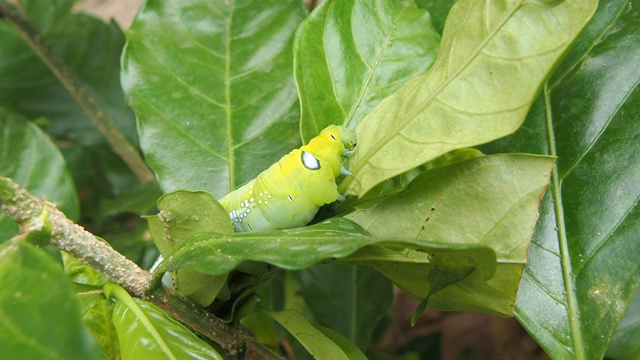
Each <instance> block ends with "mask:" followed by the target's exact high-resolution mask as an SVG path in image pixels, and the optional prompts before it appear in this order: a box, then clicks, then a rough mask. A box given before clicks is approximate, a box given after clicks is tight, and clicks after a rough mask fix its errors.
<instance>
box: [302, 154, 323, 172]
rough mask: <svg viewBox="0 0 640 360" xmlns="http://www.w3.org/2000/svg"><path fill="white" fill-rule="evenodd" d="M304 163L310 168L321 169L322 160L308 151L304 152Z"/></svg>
mask: <svg viewBox="0 0 640 360" xmlns="http://www.w3.org/2000/svg"><path fill="white" fill-rule="evenodd" d="M302 164H303V165H304V167H306V168H307V169H309V170H318V169H320V161H318V159H316V157H315V156H313V154H311V153H308V152H306V151H303V152H302Z"/></svg>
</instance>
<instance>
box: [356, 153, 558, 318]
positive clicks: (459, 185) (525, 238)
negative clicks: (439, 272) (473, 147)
mask: <svg viewBox="0 0 640 360" xmlns="http://www.w3.org/2000/svg"><path fill="white" fill-rule="evenodd" d="M553 162H554V160H553V159H552V158H549V157H539V156H530V155H517V154H511V155H509V154H504V155H493V156H483V157H477V158H474V159H471V160H467V161H463V162H459V163H455V164H453V165H449V166H445V167H440V168H436V169H433V170H431V171H427V172H425V173H424V174H422V175H420V176H418V177H417V178H416V179H414V180H413V181H412V182H411V184H409V186H408V187H407V188H406V189H405V191H404V192H402V193H400V194H399V195H397V196H395V197H392V198H389V199H387V200H385V201H383V202H382V203H381V204H379V205H378V206H375V207H373V208H371V209H367V210H359V211H356V212H354V213H351V214H349V215H347V218H349V219H351V220H353V221H355V222H356V223H358V224H360V225H361V226H362V227H363V228H364V229H366V230H367V231H369V232H370V233H371V234H372V235H374V236H376V237H381V238H384V237H388V236H401V237H405V238H413V239H417V240H424V241H431V242H438V243H441V244H443V247H446V246H447V245H449V246H451V245H452V244H476V245H484V246H487V247H489V248H491V249H493V250H495V252H496V256H497V268H496V273H495V275H494V274H493V273H491V274H482V273H481V272H474V273H472V274H471V276H469V277H467V278H466V279H464V280H463V281H462V282H461V283H460V284H457V285H453V286H449V287H447V288H445V289H443V290H441V291H439V292H437V293H435V294H433V295H432V296H431V298H430V300H429V302H430V305H431V306H434V307H437V308H443V309H449V310H464V311H471V310H473V311H483V312H488V313H493V314H499V315H503V316H509V315H511V314H512V311H513V305H514V302H515V299H516V292H517V289H518V284H519V282H520V277H521V276H522V269H523V267H524V264H525V262H526V254H527V249H528V248H529V242H530V241H531V237H532V235H533V228H534V224H535V222H536V219H537V218H538V203H539V201H540V199H541V197H542V195H543V194H544V191H545V189H546V187H547V184H548V183H549V174H550V171H551V167H552V165H553ZM449 256H451V257H454V258H455V256H456V254H455V253H451V254H449ZM379 260H382V261H379ZM434 260H436V259H433V260H432V259H430V257H429V256H427V255H426V254H424V253H422V252H418V251H411V250H409V249H404V250H403V249H397V248H396V249H392V248H382V247H370V248H367V249H362V250H361V251H359V252H358V253H356V254H354V255H353V256H351V257H350V258H349V259H346V261H353V262H357V263H361V262H362V261H365V262H366V263H367V264H368V265H369V266H372V267H373V268H374V269H376V270H378V271H380V272H382V273H383V274H385V275H386V276H387V277H389V278H390V279H391V280H392V281H394V283H396V284H397V285H398V286H399V287H400V288H402V289H403V290H405V291H407V292H409V293H410V294H412V295H414V296H416V297H417V298H419V299H423V298H425V296H426V295H427V294H428V293H429V283H428V281H427V279H429V276H430V272H431V271H433V270H434V268H432V266H431V265H430V264H431V263H433V265H435V269H437V268H438V267H439V266H444V265H443V264H447V263H448V264H450V265H469V263H466V262H465V261H462V259H457V260H451V261H449V260H448V258H447V257H444V258H443V261H441V262H439V263H436V262H434ZM444 260H446V261H444ZM395 262H397V263H395ZM416 264H421V265H422V266H416ZM455 267H456V266H453V268H454V269H452V270H453V271H457V270H456V269H455ZM474 267H476V268H478V266H477V265H474ZM492 275H493V277H491V276H492Z"/></svg>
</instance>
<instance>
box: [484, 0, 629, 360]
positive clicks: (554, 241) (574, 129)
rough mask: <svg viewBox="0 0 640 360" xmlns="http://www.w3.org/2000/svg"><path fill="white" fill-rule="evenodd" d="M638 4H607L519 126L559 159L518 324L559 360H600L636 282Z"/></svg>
mask: <svg viewBox="0 0 640 360" xmlns="http://www.w3.org/2000/svg"><path fill="white" fill-rule="evenodd" d="M638 44H640V2H638V1H637V0H633V1H628V0H617V1H603V2H602V3H601V6H600V7H599V8H598V11H597V13H596V15H595V17H594V19H593V21H592V23H591V24H590V26H589V27H587V28H586V29H585V31H584V33H583V35H582V36H581V37H580V38H579V39H578V40H577V41H576V43H575V46H574V47H573V48H572V50H571V51H570V52H569V53H568V54H567V58H566V60H565V61H564V62H563V63H562V64H561V65H560V66H559V68H558V70H557V71H556V72H555V73H554V74H553V76H552V78H551V80H550V81H549V83H548V85H547V86H546V87H545V88H544V91H543V93H542V95H541V96H540V98H539V99H538V101H537V102H536V104H535V106H534V107H533V109H532V111H531V112H530V114H529V117H528V119H527V121H526V123H525V125H524V126H523V128H522V130H520V131H518V132H517V133H516V134H514V135H513V136H511V137H509V138H506V139H504V140H502V141H500V142H498V143H496V144H492V146H490V147H489V146H487V147H486V150H487V151H496V152H501V151H505V150H507V149H509V151H514V150H515V151H528V152H538V153H543V154H551V155H555V156H557V157H558V164H557V169H555V171H554V176H553V183H552V188H551V189H550V191H549V193H548V195H547V196H546V197H545V198H544V200H543V203H542V205H541V219H540V221H539V223H538V227H537V229H536V233H535V238H534V240H533V246H532V247H531V250H530V252H529V262H528V265H527V267H526V268H525V273H524V277H523V281H522V284H521V287H520V295H519V296H518V301H517V303H516V311H515V314H516V316H517V318H518V320H519V321H520V322H521V323H522V324H523V325H524V326H525V328H527V330H528V331H529V332H530V333H531V334H532V335H533V336H534V337H535V338H536V339H537V340H538V342H539V343H540V344H541V345H542V346H543V347H544V349H545V350H546V351H547V353H549V355H551V357H553V358H555V359H575V358H583V359H601V358H602V356H603V354H604V351H605V349H606V348H607V344H608V342H609V340H610V339H611V336H612V334H613V333H614V331H615V329H616V327H617V325H618V322H619V321H620V318H621V317H622V315H623V313H624V311H625V307H626V305H627V304H628V303H629V301H630V300H631V297H632V296H633V294H634V293H635V291H636V288H637V287H638V282H639V279H640V265H639V264H640V263H639V262H638V258H639V257H640V247H639V246H638V233H640V211H639V208H638V199H639V198H640V141H639V140H640V111H639V110H638V109H640V88H639V87H638V84H639V83H640V47H639V46H638Z"/></svg>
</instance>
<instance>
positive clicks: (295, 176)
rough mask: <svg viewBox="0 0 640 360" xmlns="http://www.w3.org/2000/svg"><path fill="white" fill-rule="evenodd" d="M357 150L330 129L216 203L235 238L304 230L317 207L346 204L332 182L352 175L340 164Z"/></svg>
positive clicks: (344, 134)
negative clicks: (226, 216) (241, 234)
mask: <svg viewBox="0 0 640 360" xmlns="http://www.w3.org/2000/svg"><path fill="white" fill-rule="evenodd" d="M355 145H356V141H355V135H354V134H353V133H352V132H351V131H350V130H348V129H347V128H345V127H343V126H337V125H330V126H328V127H327V128H325V129H324V130H322V132H320V134H319V135H318V136H316V137H314V138H313V139H311V141H309V143H308V144H307V145H304V146H302V147H300V148H299V149H294V150H293V151H291V152H290V153H288V154H287V155H285V156H283V157H282V158H281V159H280V160H279V161H278V162H276V163H275V164H273V165H271V167H269V168H268V169H267V170H265V171H263V172H262V173H260V174H259V175H258V176H257V177H256V178H255V179H253V180H251V181H249V182H248V183H247V184H245V185H243V186H242V187H240V188H239V189H237V190H235V191H233V192H231V193H229V194H228V195H226V196H225V197H223V198H222V199H221V200H220V203H221V204H222V206H223V207H224V208H225V209H226V210H227V212H228V213H229V217H230V219H231V222H232V223H233V225H234V227H235V229H236V231H238V232H247V231H265V230H274V229H288V228H294V227H300V226H304V225H306V224H307V223H309V222H310V221H311V220H312V219H313V217H314V216H315V215H316V213H317V212H318V210H319V209H320V206H322V205H324V204H329V203H332V202H334V201H336V200H344V197H343V196H342V195H340V193H338V186H337V185H336V178H337V177H338V176H340V175H341V174H343V175H350V174H351V173H349V172H348V171H347V170H346V169H345V168H344V167H343V166H342V165H341V161H342V157H343V156H349V155H350V154H353V149H354V147H355Z"/></svg>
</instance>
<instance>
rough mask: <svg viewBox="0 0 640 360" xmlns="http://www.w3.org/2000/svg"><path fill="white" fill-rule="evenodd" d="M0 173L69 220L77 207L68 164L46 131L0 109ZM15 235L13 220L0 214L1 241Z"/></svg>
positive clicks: (74, 214) (12, 113)
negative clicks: (56, 208) (45, 200)
mask: <svg viewBox="0 0 640 360" xmlns="http://www.w3.org/2000/svg"><path fill="white" fill-rule="evenodd" d="M0 129H1V132H0V175H2V176H6V177H10V178H12V179H13V180H14V181H15V182H17V183H18V184H20V186H22V187H23V188H25V189H27V190H28V191H29V192H30V193H31V194H33V195H36V196H39V197H41V198H43V199H47V200H49V201H51V202H53V203H55V204H56V205H57V206H58V208H59V209H60V210H62V211H63V212H64V213H65V215H66V216H67V217H68V218H70V219H77V218H78V212H79V206H78V198H77V196H76V191H75V188H74V186H73V180H72V179H71V175H70V174H69V172H68V170H67V166H66V164H65V162H64V159H63V158H62V155H61V154H60V152H59V151H58V148H57V147H56V146H55V145H54V144H53V143H52V142H51V140H50V139H49V138H48V137H47V135H46V134H44V133H43V132H42V130H40V129H39V128H38V127H37V126H35V125H33V124H31V123H29V122H28V121H27V119H26V118H24V117H23V116H21V115H20V114H17V113H14V112H10V111H7V110H5V109H4V108H0ZM15 234H17V226H16V224H15V222H14V221H13V220H11V219H9V218H7V217H6V216H5V215H4V214H3V213H0V242H1V241H3V240H8V239H9V238H11V237H12V236H13V235H15Z"/></svg>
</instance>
